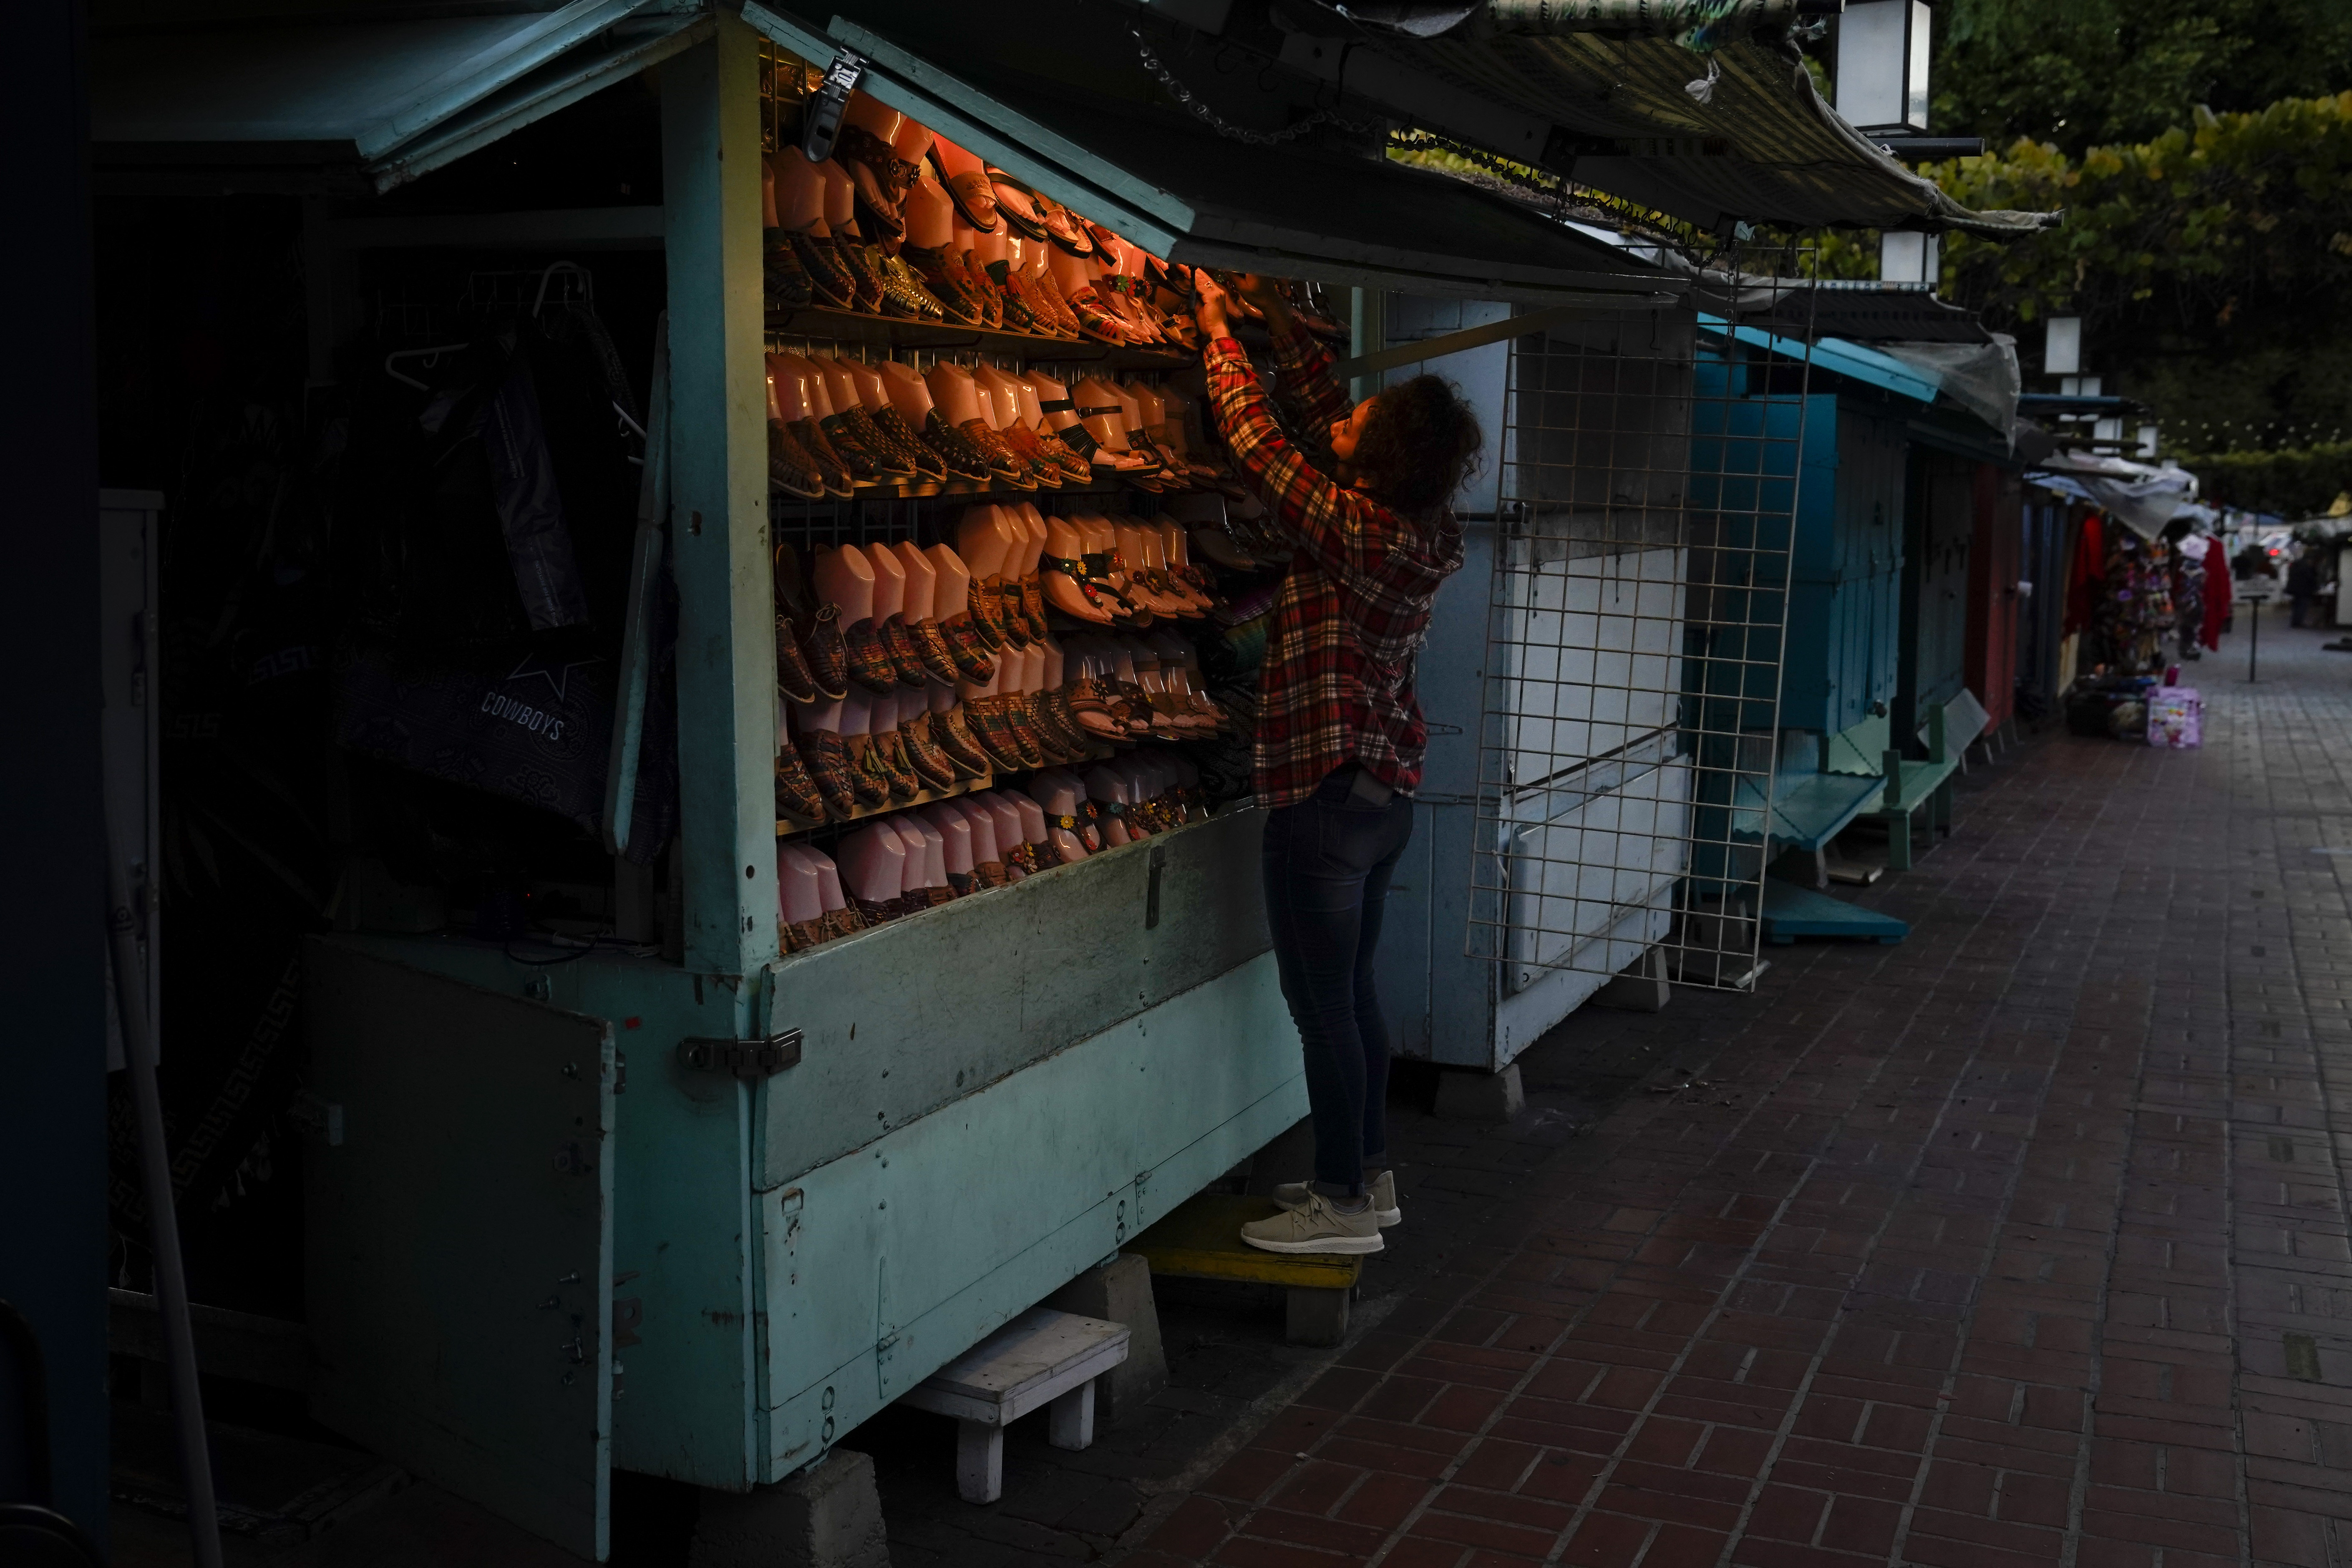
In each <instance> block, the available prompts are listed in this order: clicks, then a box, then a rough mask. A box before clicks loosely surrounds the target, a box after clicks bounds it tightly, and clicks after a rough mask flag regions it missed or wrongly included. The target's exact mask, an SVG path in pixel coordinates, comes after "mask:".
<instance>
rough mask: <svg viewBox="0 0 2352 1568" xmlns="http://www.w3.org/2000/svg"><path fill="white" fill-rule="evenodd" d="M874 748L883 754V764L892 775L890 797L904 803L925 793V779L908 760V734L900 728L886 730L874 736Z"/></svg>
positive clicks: (900, 803)
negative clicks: (918, 774)
mask: <svg viewBox="0 0 2352 1568" xmlns="http://www.w3.org/2000/svg"><path fill="white" fill-rule="evenodd" d="M874 750H875V751H876V752H879V753H880V754H881V757H882V766H883V768H884V770H885V771H887V773H889V775H890V798H891V799H892V800H894V801H897V802H898V804H899V805H906V804H907V803H908V801H910V800H913V799H914V798H915V797H916V796H917V795H920V794H922V793H923V781H922V780H921V779H920V778H918V777H917V776H916V774H915V769H914V765H913V764H912V763H909V762H908V760H907V736H906V733H905V731H899V730H885V731H882V733H880V734H878V735H877V736H875V737H874Z"/></svg>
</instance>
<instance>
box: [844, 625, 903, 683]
mask: <svg viewBox="0 0 2352 1568" xmlns="http://www.w3.org/2000/svg"><path fill="white" fill-rule="evenodd" d="M842 639H843V641H844V642H845V643H846V644H847V645H848V648H849V679H852V680H854V681H856V682H857V684H858V685H860V686H862V687H864V688H866V690H868V691H871V692H872V693H874V695H875V696H877V697H887V696H889V695H890V694H891V693H892V692H894V691H896V690H898V665H897V664H895V663H894V662H892V660H891V658H890V649H889V647H888V646H887V644H885V643H884V642H883V640H882V629H881V628H880V627H879V626H876V625H875V624H874V617H873V616H866V618H865V619H864V620H862V621H860V622H858V623H857V624H856V626H849V627H847V628H845V630H844V631H843V633H842Z"/></svg>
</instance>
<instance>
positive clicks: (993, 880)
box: [971, 860, 1004, 893]
mask: <svg viewBox="0 0 2352 1568" xmlns="http://www.w3.org/2000/svg"><path fill="white" fill-rule="evenodd" d="M971 879H972V880H973V881H975V882H977V883H979V884H980V890H981V891H982V892H983V893H984V892H986V891H988V890H989V889H991V888H1001V887H1003V886H1004V862H1003V861H1002V860H975V861H973V862H972V863H971Z"/></svg>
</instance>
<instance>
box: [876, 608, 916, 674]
mask: <svg viewBox="0 0 2352 1568" xmlns="http://www.w3.org/2000/svg"><path fill="white" fill-rule="evenodd" d="M877 631H878V632H879V633H880V635H881V638H882V647H883V648H884V650H885V651H887V653H888V654H889V656H890V668H893V669H895V670H897V671H898V684H899V685H901V686H920V685H922V684H923V659H922V656H921V655H920V654H919V653H917V652H916V651H915V639H914V638H913V637H910V636H909V635H908V632H907V621H906V617H905V616H891V617H890V618H889V619H888V620H886V621H884V622H883V623H882V625H881V626H879V627H877Z"/></svg>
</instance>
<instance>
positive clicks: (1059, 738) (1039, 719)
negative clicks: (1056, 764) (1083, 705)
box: [1029, 691, 1087, 762]
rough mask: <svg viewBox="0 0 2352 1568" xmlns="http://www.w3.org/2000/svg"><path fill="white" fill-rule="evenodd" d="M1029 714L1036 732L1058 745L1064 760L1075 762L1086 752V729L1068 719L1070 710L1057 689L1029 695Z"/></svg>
mask: <svg viewBox="0 0 2352 1568" xmlns="http://www.w3.org/2000/svg"><path fill="white" fill-rule="evenodd" d="M1029 710H1030V716H1031V717H1032V718H1033V719H1034V720H1035V721H1036V724H1037V733H1038V734H1040V735H1042V736H1044V737H1045V739H1046V740H1049V741H1051V742H1054V743H1055V746H1056V747H1058V748H1059V749H1060V751H1061V752H1062V759H1063V761H1065V762H1076V760H1077V759H1078V758H1080V757H1083V756H1085V755H1086V754H1087V737H1086V731H1083V730H1080V729H1079V728H1078V727H1077V725H1076V723H1074V722H1073V721H1071V719H1070V710H1069V709H1068V708H1067V707H1066V706H1065V705H1064V704H1063V702H1062V694H1061V693H1060V692H1059V691H1034V692H1032V693H1030V695H1029Z"/></svg>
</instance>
